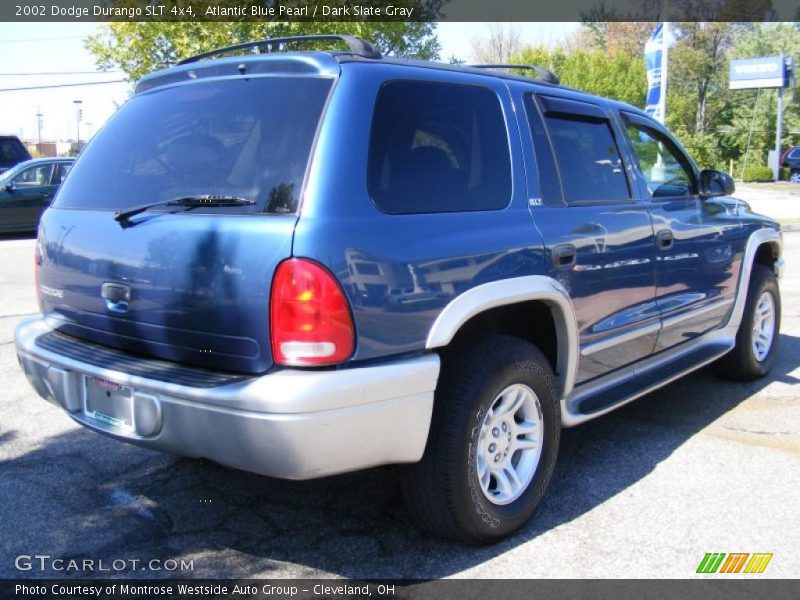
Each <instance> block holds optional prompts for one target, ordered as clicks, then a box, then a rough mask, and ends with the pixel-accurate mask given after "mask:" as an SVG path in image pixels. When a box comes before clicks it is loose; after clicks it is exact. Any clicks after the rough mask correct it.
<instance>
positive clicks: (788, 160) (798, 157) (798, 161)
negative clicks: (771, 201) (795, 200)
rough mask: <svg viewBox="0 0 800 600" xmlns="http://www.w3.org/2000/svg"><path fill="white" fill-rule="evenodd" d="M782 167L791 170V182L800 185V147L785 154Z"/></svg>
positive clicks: (793, 148) (782, 158)
mask: <svg viewBox="0 0 800 600" xmlns="http://www.w3.org/2000/svg"><path fill="white" fill-rule="evenodd" d="M781 166H782V167H786V168H787V169H789V181H791V182H792V183H800V146H794V147H792V148H789V149H788V150H787V151H786V152H784V153H783V156H782V157H781Z"/></svg>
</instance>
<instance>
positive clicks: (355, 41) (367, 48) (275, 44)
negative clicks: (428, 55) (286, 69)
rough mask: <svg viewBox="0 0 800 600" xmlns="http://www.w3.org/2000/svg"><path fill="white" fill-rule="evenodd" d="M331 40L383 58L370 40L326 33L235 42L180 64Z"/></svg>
mask: <svg viewBox="0 0 800 600" xmlns="http://www.w3.org/2000/svg"><path fill="white" fill-rule="evenodd" d="M322 40H325V41H330V40H339V41H342V42H345V43H346V44H347V47H348V49H349V51H350V53H351V54H354V55H356V56H361V57H363V58H381V53H380V52H378V51H377V50H375V48H374V47H373V46H372V44H370V43H369V42H365V41H364V40H362V39H360V38H357V37H353V36H352V35H332V34H325V35H297V36H292V37H282V38H266V39H263V40H255V41H252V42H244V43H242V44H234V45H233V46H225V47H224V48H217V49H216V50H210V51H208V52H202V53H200V54H196V55H194V56H190V57H189V58H184V59H183V60H182V61H180V62H178V64H179V65H185V64H188V63H193V62H197V61H199V60H203V59H205V58H211V57H212V56H218V55H221V54H227V53H229V52H235V51H236V50H247V49H252V50H255V49H257V48H263V47H266V48H267V52H276V51H279V50H280V47H281V46H282V45H285V44H295V43H298V42H316V41H322Z"/></svg>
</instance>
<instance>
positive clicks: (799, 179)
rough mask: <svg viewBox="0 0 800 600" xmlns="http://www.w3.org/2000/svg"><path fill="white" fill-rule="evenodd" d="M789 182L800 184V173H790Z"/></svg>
mask: <svg viewBox="0 0 800 600" xmlns="http://www.w3.org/2000/svg"><path fill="white" fill-rule="evenodd" d="M789 181H791V182H792V183H800V171H792V172H791V174H790V175H789Z"/></svg>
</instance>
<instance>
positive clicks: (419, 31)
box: [85, 0, 440, 80]
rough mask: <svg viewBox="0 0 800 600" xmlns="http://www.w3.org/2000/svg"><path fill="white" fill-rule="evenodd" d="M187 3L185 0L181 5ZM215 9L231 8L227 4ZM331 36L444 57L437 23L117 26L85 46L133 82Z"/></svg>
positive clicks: (407, 0)
mask: <svg viewBox="0 0 800 600" xmlns="http://www.w3.org/2000/svg"><path fill="white" fill-rule="evenodd" d="M182 3H183V2H182V1H181V0H179V1H178V2H177V4H179V5H180V4H182ZM204 4H211V3H201V2H192V5H193V7H194V10H195V12H198V11H205V8H204ZM213 4H214V5H218V6H225V5H226V3H225V2H214V3H213ZM362 4H364V5H370V4H375V5H376V6H377V5H378V4H379V2H378V1H377V0H365V2H362ZM394 4H395V6H403V5H408V6H416V5H417V4H418V3H417V2H415V1H414V0H398V1H397V2H394ZM438 5H439V3H438V0H437V1H434V2H433V3H430V2H428V3H427V4H426V6H427V7H428V9H429V10H430V7H431V6H433V7H434V8H435V7H436V6H438ZM330 33H341V34H345V33H346V34H350V35H355V36H357V37H360V38H363V39H365V40H367V41H369V42H371V43H373V44H374V45H375V46H376V47H377V48H378V49H379V50H380V51H381V52H383V53H384V54H386V55H390V56H401V57H415V58H420V59H425V60H432V59H436V58H437V57H438V55H439V49H440V45H439V41H438V40H437V38H436V29H435V25H434V23H433V22H333V21H313V22H301V21H292V22H276V21H247V20H240V21H234V22H205V23H199V22H177V21H172V22H139V23H131V22H115V23H109V24H107V25H106V26H105V27H104V29H103V31H101V32H100V33H98V34H97V35H92V36H89V37H88V38H87V39H86V42H85V46H86V48H87V49H88V50H89V51H90V52H91V53H92V54H93V55H94V57H95V60H96V62H97V66H98V68H100V69H120V70H121V71H123V72H124V73H125V74H126V75H127V76H128V78H129V79H131V80H136V79H139V78H140V77H142V76H143V75H145V74H146V73H149V72H150V71H153V70H155V69H160V68H164V67H167V66H169V65H172V64H175V62H177V61H178V60H180V59H182V58H186V57H188V56H192V55H194V54H198V53H200V52H205V51H207V50H213V49H214V48H220V47H223V46H230V45H232V44H237V43H240V42H246V41H251V40H258V39H264V38H267V37H282V36H293V35H310V34H330ZM315 47H316V48H319V47H320V46H319V45H317V46H315ZM323 47H324V46H323ZM331 47H332V48H334V47H341V46H336V45H333V46H331Z"/></svg>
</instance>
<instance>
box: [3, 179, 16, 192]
mask: <svg viewBox="0 0 800 600" xmlns="http://www.w3.org/2000/svg"><path fill="white" fill-rule="evenodd" d="M15 187H16V186H15V185H14V184H13V183H11V182H10V181H9V182H8V183H7V184H5V185H4V186H3V190H4V191H6V192H13V191H14V188H15Z"/></svg>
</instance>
